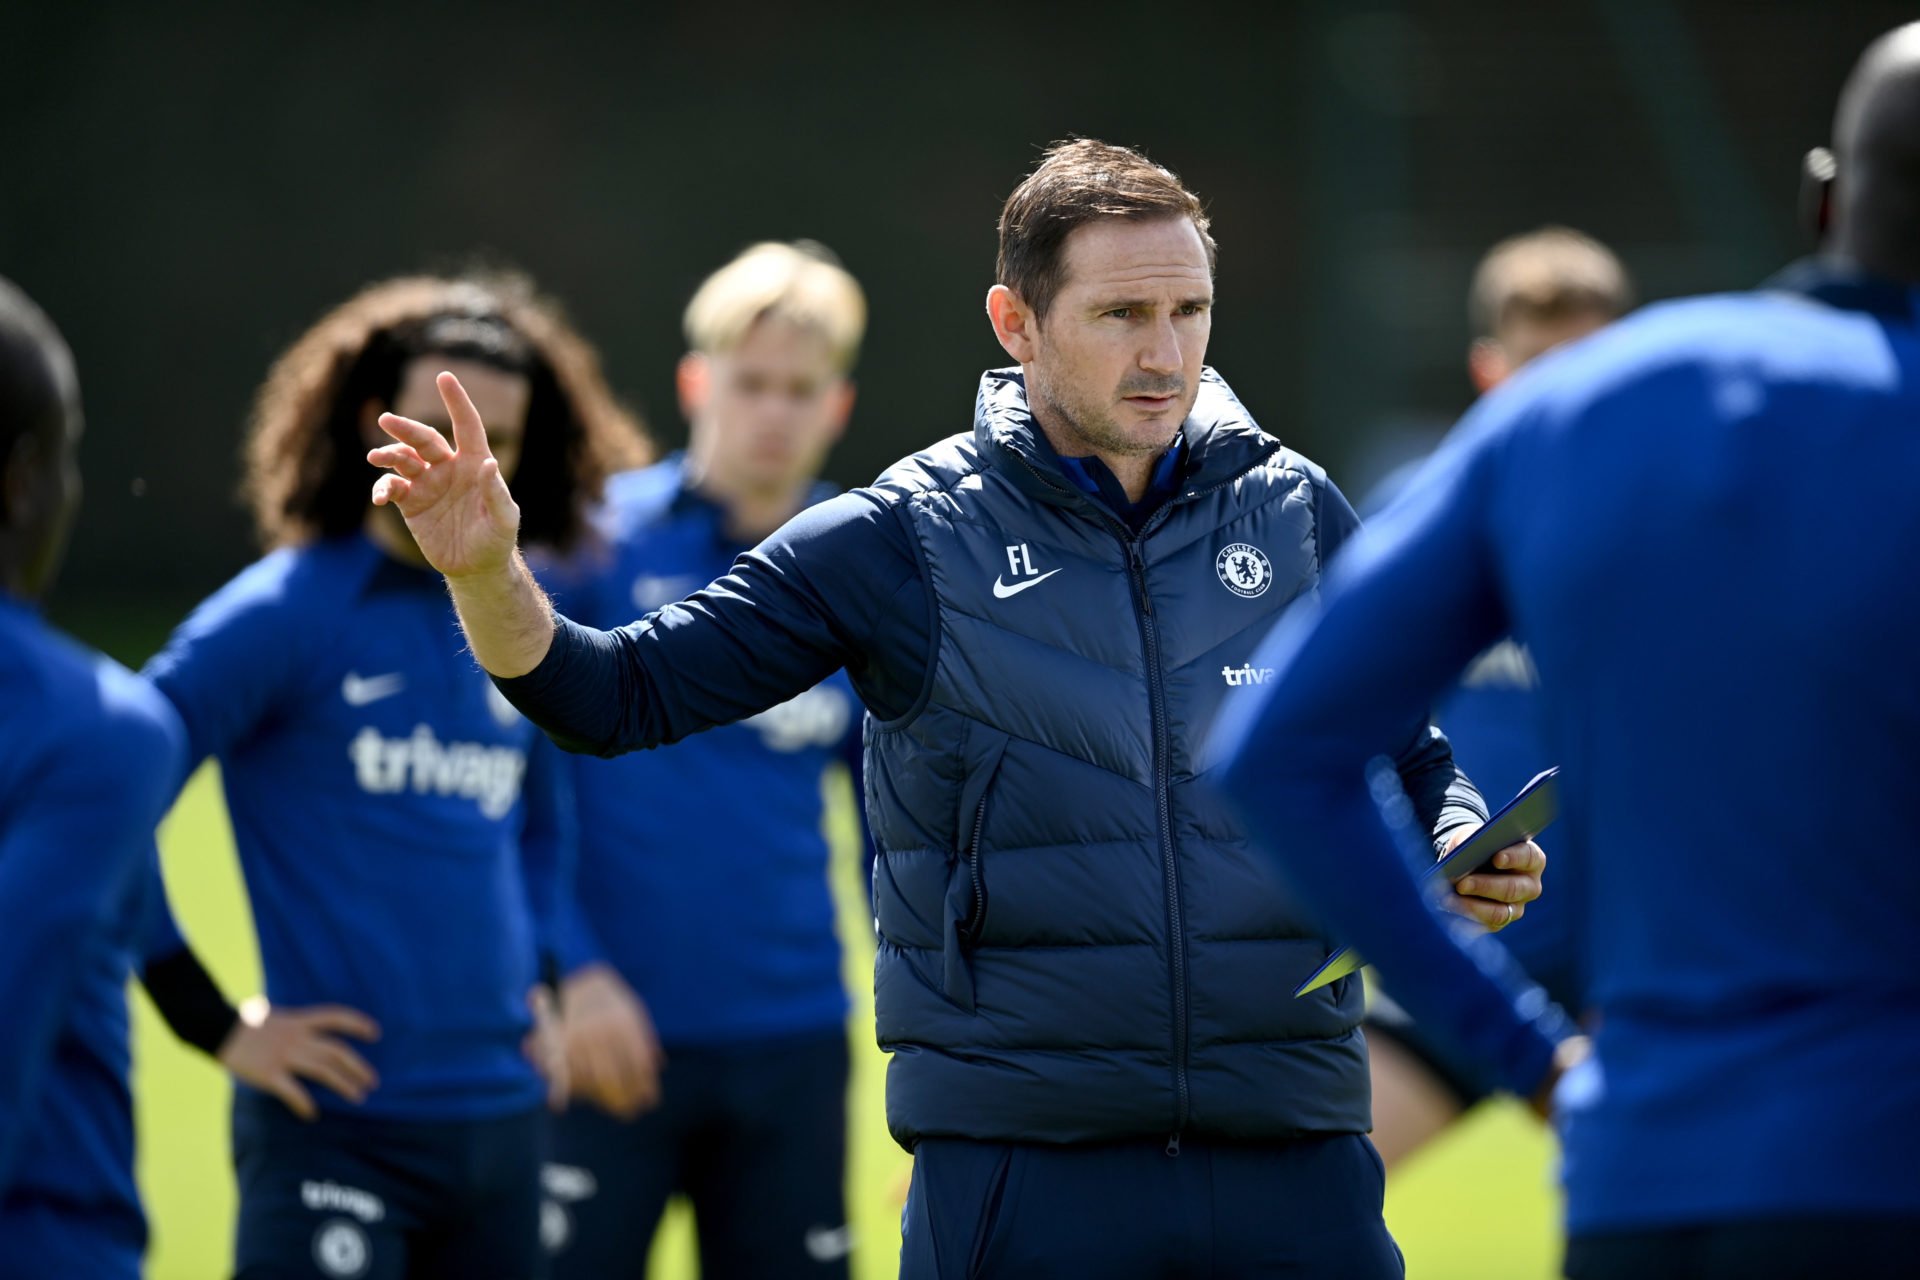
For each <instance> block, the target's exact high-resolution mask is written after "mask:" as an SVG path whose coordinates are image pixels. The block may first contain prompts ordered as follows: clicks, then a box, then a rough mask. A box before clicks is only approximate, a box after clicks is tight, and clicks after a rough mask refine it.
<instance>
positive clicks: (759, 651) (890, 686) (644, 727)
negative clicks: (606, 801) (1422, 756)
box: [496, 492, 930, 755]
mask: <svg viewBox="0 0 1920 1280" xmlns="http://www.w3.org/2000/svg"><path fill="white" fill-rule="evenodd" d="M919 584H920V565H919V559H918V557H917V555H916V554H915V552H914V550H913V548H912V545H911V543H910V541H909V539H908V536H907V533H906V530H905V529H904V528H903V527H902V526H901V524H900V520H899V517H898V516H897V515H896V513H895V512H894V510H893V508H892V507H891V506H889V505H887V504H886V503H884V502H883V501H882V500H880V499H879V498H878V497H876V496H874V495H872V494H868V493H861V492H854V493H846V494H841V495H840V496H838V497H835V498H831V499H828V500H827V501H826V502H823V503H820V504H819V505H817V506H814V507H809V508H808V509H807V510H805V511H803V512H801V513H800V514H799V515H797V516H795V517H794V518H793V519H792V520H790V521H788V522H787V524H786V525H784V526H783V527H782V528H781V529H780V530H778V531H777V532H776V533H774V534H773V536H772V537H770V538H768V539H767V540H766V541H765V542H763V543H761V544H760V546H758V547H757V548H755V549H754V550H752V551H750V552H748V553H747V554H745V555H743V556H741V557H740V558H739V559H738V560H737V561H735V562H734V566H733V569H732V571H731V572H730V573H728V574H727V575H726V576H725V577H723V578H721V579H719V580H718V581H716V582H714V583H713V584H712V585H710V586H708V587H707V588H706V589H705V590H702V591H699V592H696V593H695V594H694V595H692V596H691V597H689V598H687V599H686V600H682V601H680V602H679V603H678V604H672V605H668V606H667V607H666V608H664V609H661V610H660V611H658V612H657V613H653V614H649V615H648V616H647V617H645V618H643V619H641V620H640V621H638V622H634V623H630V624H629V625H627V626H624V627H620V628H618V629H616V630H612V631H600V630H596V629H594V628H591V627H583V626H580V625H578V624H577V623H574V622H571V621H569V620H568V619H566V618H564V617H563V618H561V619H559V625H558V629H557V630H556V632H555V634H554V638H553V644H552V646H551V647H550V648H549V649H548V651H547V655H546V657H545V658H543V659H542V660H541V662H540V665H539V666H537V667H535V668H534V669H533V670H532V671H530V672H528V673H527V674H526V675H523V676H519V677H516V678H514V679H508V680H497V681H496V683H497V684H498V685H499V686H500V690H501V692H502V693H504V694H505V695H506V696H507V698H508V700H509V701H511V702H512V703H513V704H514V705H515V706H517V707H519V708H520V710H521V711H522V712H523V713H525V715H526V716H527V718H528V719H530V720H532V721H533V722H534V723H535V724H537V725H539V726H540V727H541V728H543V729H545V730H546V731H547V733H548V734H549V735H551V736H552V737H553V739H554V740H555V741H556V742H558V743H559V744H560V745H561V746H563V747H565V748H566V749H567V750H569V751H579V752H587V753H592V754H597V755H617V754H619V753H620V752H623V751H632V750H636V749H639V748H643V747H654V746H660V745H663V744H665V743H670V742H678V741H679V740H681V739H682V738H685V737H687V736H688V735H689V734H693V733H698V732H699V731H701V730H702V729H711V728H713V727H715V726H716V725H722V724H731V723H732V722H734V721H736V720H741V719H745V718H746V717H747V716H751V715H756V714H758V713H759V712H762V711H765V710H766V709H767V708H769V707H773V706H778V705H779V704H780V703H782V702H785V701H787V700H788V699H790V698H794V697H797V696H799V695H800V694H801V693H804V692H805V691H806V690H808V689H811V688H812V687H813V686H814V685H816V684H819V683H820V682H821V681H822V680H824V679H826V678H827V677H828V676H830V675H832V674H833V673H834V672H835V671H837V670H839V669H840V668H841V667H846V668H847V669H848V673H849V675H850V676H851V677H852V679H853V682H854V686H855V688H856V689H858V690H859V691H860V694H861V697H862V699H863V700H864V701H866V702H867V704H868V705H869V706H874V705H876V702H878V703H897V702H898V701H899V700H900V697H901V696H902V695H901V693H900V691H902V690H906V689H914V690H917V688H918V685H919V682H920V679H921V676H922V674H923V673H924V671H925V669H926V665H927V644H928V643H929V641H930V631H929V629H928V626H927V623H926V621H925V618H924V601H923V600H922V601H921V603H920V604H919V608H920V610H921V612H920V613H918V614H915V613H914V611H913V609H912V608H904V607H902V606H901V604H900V600H901V598H902V597H903V596H905V595H907V594H910V593H911V592H912V591H913V590H914V589H915V588H917V587H919ZM907 615H912V616H907ZM903 617H904V618H905V620H906V621H907V622H908V623H909V624H912V623H917V624H918V626H919V630H918V632H917V633H915V634H917V635H918V636H919V637H920V638H919V639H918V640H917V641H912V642H910V643H907V644H904V645H898V646H895V647H894V648H893V649H890V650H888V651H885V652H877V651H876V650H877V646H876V643H875V638H876V633H877V632H879V631H880V629H881V628H882V626H883V624H887V623H890V622H892V621H894V620H896V619H900V618H903ZM904 709H905V708H904V707H901V710H904Z"/></svg>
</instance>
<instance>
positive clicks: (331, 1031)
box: [215, 997, 380, 1120]
mask: <svg viewBox="0 0 1920 1280" xmlns="http://www.w3.org/2000/svg"><path fill="white" fill-rule="evenodd" d="M343 1036H351V1037H353V1038H354V1039H356V1040H377V1039H379V1038H380V1028H379V1027H377V1026H375V1025H374V1021H373V1019H372V1018H369V1017H368V1016H367V1015H366V1014H364V1013H361V1012H360V1011H359V1010H357V1009H348V1008H346V1007H344V1006H342V1005H331V1004H328V1005H315V1006H313V1007H312V1008H307V1009H275V1008H271V1007H269V1006H268V1004H267V1002H266V1001H265V1000H264V999H260V998H258V997H256V998H254V999H251V1000H247V1001H244V1002H243V1003H242V1004H241V1006H240V1021H239V1022H237V1023H235V1024H234V1027H233V1030H232V1031H230V1032H228V1033H227V1038H226V1040H225V1041H224V1042H223V1043H222V1044H221V1045H220V1051H219V1053H218V1054H217V1055H215V1056H217V1057H218V1058H219V1059H220V1064H221V1065H222V1066H224V1067H225V1068H226V1069H227V1070H228V1071H230V1072H232V1073H233V1076H234V1078H235V1079H236V1080H240V1081H242V1082H243V1083H246V1084H250V1085H252V1086H253V1087H254V1088H256V1089H259V1090H261V1091H263V1092H265V1093H270V1094H272V1095H273V1096H274V1097H276V1098H278V1099H280V1101H282V1102H284V1103H286V1105H287V1109H288V1110H289V1111H291V1112H293V1114H295V1115H297V1116H299V1117H300V1118H301V1119H302V1120H315V1119H318V1118H319V1115H320V1110H319V1108H318V1107H316V1106H315V1105H314V1102H313V1097H312V1095H310V1094H309V1093H308V1092H307V1090H306V1087H305V1086H304V1085H302V1084H301V1081H302V1080H305V1081H309V1082H311V1083H313V1084H319V1085H324V1086H326V1087H327V1088H329V1089H331V1090H333V1091H334V1092H335V1093H336V1094H338V1095H340V1096H341V1097H342V1098H345V1099H346V1100H347V1101H348V1102H351V1103H354V1104H355V1105H356V1106H357V1105H358V1104H360V1103H362V1102H364V1101H366V1098H367V1094H368V1093H370V1092H371V1091H372V1090H373V1089H374V1088H376V1087H377V1086H378V1085H379V1083H380V1079H379V1077H378V1076H376V1075H375V1074H374V1070H373V1068H372V1067H371V1066H368V1065H367V1060H366V1059H365V1058H362V1057H361V1056H360V1055H359V1054H357V1053H355V1052H354V1051H353V1049H352V1048H351V1047H350V1046H349V1045H348V1044H347V1042H346V1041H345V1040H343V1039H342V1038H341V1037H343Z"/></svg>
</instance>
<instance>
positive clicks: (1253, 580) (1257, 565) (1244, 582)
mask: <svg viewBox="0 0 1920 1280" xmlns="http://www.w3.org/2000/svg"><path fill="white" fill-rule="evenodd" d="M1213 571H1214V572H1215V573H1217V574H1219V575H1220V583H1221V585H1222V586H1224V587H1226V589H1227V590H1229V591H1231V592H1233V594H1235V595H1237V596H1244V597H1246V598H1247V599H1249V600H1251V599H1253V598H1254V597H1255V596H1257V595H1260V594H1261V593H1263V592H1265V591H1266V589H1267V588H1268V587H1270V586H1272V585H1273V565H1272V564H1271V563H1270V562H1269V561H1268V560H1267V555H1266V552H1264V551H1262V550H1260V548H1258V547H1253V546H1248V545H1247V544H1246V543H1244V542H1230V543H1228V544H1227V545H1226V546H1224V547H1222V548H1220V554H1219V555H1218V556H1216V557H1215V558H1214V561H1213Z"/></svg>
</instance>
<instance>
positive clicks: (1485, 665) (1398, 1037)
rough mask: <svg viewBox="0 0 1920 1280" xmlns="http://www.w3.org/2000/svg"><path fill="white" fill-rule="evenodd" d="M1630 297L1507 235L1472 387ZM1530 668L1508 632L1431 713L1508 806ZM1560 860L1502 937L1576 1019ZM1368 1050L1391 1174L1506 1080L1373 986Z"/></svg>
mask: <svg viewBox="0 0 1920 1280" xmlns="http://www.w3.org/2000/svg"><path fill="white" fill-rule="evenodd" d="M1632 305H1633V287H1632V284H1631V282H1630V281H1629V280H1628V278H1627V272H1626V269H1625V268H1624V267H1622V266H1621V265H1620V260H1619V259H1618V258H1616V257H1615V256H1614V255H1613V253H1612V252H1611V251H1610V250H1609V249H1607V247H1606V246H1605V245H1603V244H1601V243H1600V242H1599V241H1597V240H1594V239H1593V238H1592V237H1590V236H1585V235H1582V234H1580V233H1579V232H1578V231H1571V230H1568V229H1567V228H1565V227H1544V228H1542V229H1540V230H1538V231H1533V232H1529V233H1527V234H1525V235H1519V236H1514V237H1513V238H1512V239H1509V240H1503V241H1502V242H1500V243H1499V244H1497V245H1495V246H1494V247H1493V248H1492V249H1491V250H1489V251H1488V253H1487V256H1486V257H1485V258H1483V259H1481V262H1480V265H1479V267H1478V269H1477V270H1475V272H1474V276H1473V288H1472V292H1471V294H1470V295H1469V298H1468V319H1469V321H1470V322H1471V324H1472V326H1473V333H1474V340H1473V344H1472V346H1470V347H1469V348H1468V350H1467V371H1468V373H1469V374H1470V375H1471V376H1472V378H1473V385H1474V387H1475V388H1476V389H1477V390H1479V391H1480V392H1482V393H1483V394H1484V393H1485V392H1489V391H1492V390H1493V389H1494V388H1495V387H1497V386H1499V385H1500V384H1501V383H1503V382H1505V381H1506V380H1507V378H1508V377H1510V376H1511V375H1512V374H1513V373H1514V372H1515V371H1517V370H1518V369H1520V368H1521V366H1523V365H1525V364H1527V363H1528V362H1529V361H1531V360H1533V359H1534V358H1535V357H1537V356H1541V355H1545V354H1546V353H1547V352H1549V351H1551V350H1553V349H1554V348H1556V347H1561V346H1564V345H1566V344H1567V343H1569V342H1572V341H1574V340H1576V339H1578V338H1583V337H1585V336H1586V335H1588V334H1590V333H1592V332H1594V331H1595V330H1597V329H1599V328H1601V327H1603V326H1604V325H1607V324H1610V323H1611V322H1613V321H1614V320H1617V319H1619V318H1620V317H1621V316H1622V315H1625V314H1626V312H1627V309H1628V308H1629V307H1631V306H1632ZM1416 471H1417V465H1414V466H1409V467H1405V468H1402V469H1401V470H1400V471H1398V472H1396V473H1395V474H1394V475H1393V476H1391V477H1389V478H1388V480H1387V481H1385V482H1384V483H1383V484H1382V485H1381V486H1380V489H1381V490H1388V492H1381V491H1379V490H1376V492H1375V493H1374V494H1372V495H1370V496H1369V500H1368V502H1367V503H1366V506H1365V509H1366V510H1367V512H1368V516H1369V518H1371V517H1372V515H1373V513H1374V511H1375V510H1377V509H1378V508H1379V507H1381V506H1384V505H1385V504H1386V503H1387V502H1389V501H1391V500H1392V499H1393V498H1394V497H1396V496H1398V491H1399V490H1400V489H1401V488H1403V487H1404V485H1405V483H1406V482H1407V481H1408V480H1409V479H1410V478H1411V477H1412V475H1413V474H1414V473H1415V472H1416ZM1534 686H1535V679H1534V672H1533V663H1532V660H1531V659H1530V658H1528V656H1527V651H1526V650H1525V649H1524V648H1522V647H1521V646H1520V645H1518V644H1515V643H1514V642H1513V641H1511V640H1503V641H1501V642H1500V643H1499V644H1497V645H1494V646H1493V647H1492V648H1491V649H1488V650H1487V651H1486V652H1485V653H1483V654H1481V655H1480V656H1479V657H1478V658H1476V659H1475V660H1474V662H1473V664H1472V665H1471V666H1470V667H1468V668H1467V671H1466V674H1465V675H1463V676H1462V677H1461V678H1460V680H1459V682H1458V683H1457V684H1455V685H1454V686H1453V688H1451V689H1450V690H1448V691H1447V693H1446V694H1445V695H1444V696H1443V697H1442V698H1441V699H1440V701H1439V702H1438V703H1437V704H1436V705H1435V707H1434V722H1435V723H1437V724H1438V725H1439V726H1440V727H1441V729H1443V730H1444V731H1445V732H1446V735H1447V737H1448V738H1449V739H1451V740H1452V742H1453V751H1454V755H1455V756H1456V757H1457V758H1458V759H1459V760H1460V762H1461V764H1462V765H1463V766H1464V767H1465V768H1467V769H1469V770H1470V771H1471V772H1472V775H1473V779H1474V783H1475V785H1477V786H1478V787H1480V789H1481V791H1482V792H1483V793H1484V794H1485V795H1486V797H1487V800H1488V803H1489V804H1492V805H1496V806H1497V805H1500V804H1503V803H1505V801H1506V800H1507V799H1508V798H1510V797H1511V796H1513V795H1514V794H1515V793H1516V792H1518V791H1519V790H1520V788H1521V787H1523V786H1525V785H1526V784H1527V781H1528V780H1529V779H1531V778H1532V777H1533V776H1534V775H1535V774H1537V773H1539V772H1540V771H1541V770H1542V769H1545V768H1546V767H1547V766H1549V765H1551V764H1553V763H1554V761H1553V760H1552V759H1551V758H1550V757H1549V754H1548V751H1547V746H1546V743H1545V741H1544V740H1543V738H1542V735H1541V730H1540V723H1539V718H1540V708H1539V705H1538V700H1537V697H1536V694H1535V689H1534ZM1573 874H1575V873H1573V872H1571V871H1570V870H1569V868H1568V866H1567V864H1566V862H1565V861H1564V860H1559V859H1556V862H1555V866H1554V879H1555V882H1556V884H1557V885H1558V886H1559V887H1560V891H1558V892H1555V893H1550V894H1546V895H1543V896H1542V897H1541V899H1540V900H1539V901H1538V902H1534V903H1530V904H1529V905H1528V906H1527V907H1526V914H1525V918H1524V919H1521V920H1517V921H1515V922H1514V923H1513V925H1512V926H1510V927H1509V928H1507V929H1505V930H1503V931H1502V932H1501V935H1500V941H1501V943H1502V944H1503V945H1504V946H1505V947H1506V949H1507V952H1508V954H1510V955H1511V956H1512V957H1513V958H1514V959H1515V960H1516V961H1518V962H1519V963H1520V965H1521V966H1522V967H1523V968H1524V969H1525V970H1526V972H1527V973H1528V974H1529V975H1530V976H1531V977H1532V978H1533V980H1534V981H1536V982H1538V983H1540V984H1541V986H1543V987H1544V988H1545V989H1546V991H1547V994H1549V995H1551V996H1552V997H1553V998H1554V1000H1556V1001H1557V1002H1559V1004H1560V1005H1561V1006H1562V1007H1563V1008H1565V1009H1567V1010H1569V1011H1570V1012H1572V1013H1573V1014H1575V1015H1578V1014H1579V1012H1580V1010H1581V1008H1582V1007H1583V1005H1584V1000H1583V999H1582V996H1581V993H1580V989H1579V984H1578V982H1577V980H1576V976H1575V973H1574V947H1575V940H1574V938H1573V932H1572V931H1573V911H1574V908H1575V906H1576V905H1577V904H1576V903H1575V901H1574V895H1572V894H1569V893H1568V892H1566V888H1567V886H1570V885H1572V884H1575V883H1577V881H1576V880H1574V879H1570V878H1569V877H1570V876H1571V875H1573ZM1366 1031H1367V1056H1368V1060H1369V1063H1370V1066H1371V1070H1372V1073H1373V1145H1374V1146H1376V1147H1378V1148H1379V1149H1380V1156H1381V1158H1382V1159H1383V1160H1385V1161H1386V1162H1387V1167H1388V1168H1389V1169H1391V1168H1392V1167H1393V1166H1394V1165H1395V1164H1396V1163H1398V1162H1399V1161H1400V1160H1403V1159H1404V1158H1406V1157H1407V1156H1409V1155H1411V1154H1413V1152H1414V1151H1416V1150H1418V1149H1419V1148H1420V1147H1422V1146H1424V1145H1425V1144H1426V1143H1427V1142H1428V1141H1430V1140H1431V1139H1433V1138H1434V1137H1435V1136H1437V1135H1438V1134H1439V1133H1440V1132H1441V1131H1442V1130H1444V1129H1445V1128H1447V1126H1449V1125H1451V1124H1452V1123H1453V1122H1454V1121H1455V1120H1457V1119H1458V1118H1459V1117H1460V1116H1461V1115H1462V1114H1463V1113H1465V1112H1466V1111H1468V1110H1469V1109H1471V1108H1472V1107H1474V1106H1475V1105H1477V1104H1478V1103H1479V1102H1481V1101H1482V1100H1484V1099H1485V1098H1487V1097H1488V1096H1489V1095H1491V1094H1492V1093H1494V1092H1495V1090H1496V1089H1497V1088H1498V1082H1497V1081H1494V1080H1492V1079H1490V1078H1488V1076H1487V1075H1486V1073H1485V1072H1484V1071H1483V1070H1481V1069H1480V1068H1479V1067H1478V1066H1477V1065H1476V1064H1474V1063H1472V1062H1469V1061H1467V1060H1465V1059H1462V1058H1461V1057H1459V1056H1458V1055H1456V1054H1453V1053H1450V1052H1448V1050H1447V1048H1446V1047H1445V1045H1444V1044H1443V1043H1441V1042H1439V1041H1436V1040H1435V1039H1434V1038H1433V1037H1431V1036H1428V1035H1425V1034H1424V1033H1423V1032H1422V1030H1421V1028H1420V1026H1419V1025H1418V1024H1417V1023H1415V1022H1413V1021H1412V1020H1411V1019H1409V1018H1408V1017H1407V1016H1406V1014H1405V1012H1404V1011H1403V1010H1401V1009H1400V1007H1399V1006H1398V1005H1397V1004H1395V1003H1394V1001H1393V999H1392V995H1391V993H1390V992H1388V991H1387V990H1385V989H1384V988H1379V989H1376V990H1375V991H1374V993H1373V1000H1372V1003H1371V1004H1370V1005H1369V1006H1368V1008H1367V1019H1366Z"/></svg>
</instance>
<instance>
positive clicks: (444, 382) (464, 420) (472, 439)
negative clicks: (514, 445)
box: [428, 373, 493, 462]
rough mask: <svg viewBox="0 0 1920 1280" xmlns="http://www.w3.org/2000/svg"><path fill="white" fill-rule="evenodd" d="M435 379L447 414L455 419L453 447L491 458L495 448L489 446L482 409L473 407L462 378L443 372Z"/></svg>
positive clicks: (478, 456) (473, 454) (476, 455)
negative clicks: (482, 420) (481, 414)
mask: <svg viewBox="0 0 1920 1280" xmlns="http://www.w3.org/2000/svg"><path fill="white" fill-rule="evenodd" d="M433 381H434V385H435V386H437V387H438V388H439V389H440V400H441V402H442V403H443V404H445V405H446V406H447V416H448V417H449V418H450V419H452V421H453V447H454V448H456V449H458V450H459V451H460V452H461V453H465V454H471V455H472V456H474V457H476V458H491V457H492V456H493V450H492V449H490V448H489V447H488V446H487V427H486V424H485V423H483V422H481V421H480V411H479V410H478V409H476V408H474V407H473V401H472V400H470V399H469V398H468V397H467V389H466V388H465V387H463V386H461V385H460V379H458V378H456V377H454V376H453V375H452V374H451V373H442V374H441V375H440V376H439V377H437V378H435V379H434V380H433ZM428 461H430V462H431V461H433V459H431V458H429V459H428Z"/></svg>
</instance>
